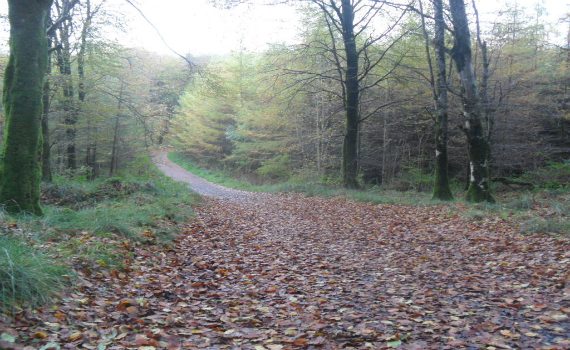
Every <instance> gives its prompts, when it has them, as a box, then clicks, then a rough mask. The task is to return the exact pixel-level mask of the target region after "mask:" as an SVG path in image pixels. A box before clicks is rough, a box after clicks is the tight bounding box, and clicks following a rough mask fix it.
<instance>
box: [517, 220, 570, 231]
mask: <svg viewBox="0 0 570 350" xmlns="http://www.w3.org/2000/svg"><path fill="white" fill-rule="evenodd" d="M521 233H523V234H531V233H550V234H558V235H570V220H568V219H561V218H541V217H533V218H531V219H529V220H527V221H525V222H523V223H521Z"/></svg>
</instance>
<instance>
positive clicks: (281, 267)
mask: <svg viewBox="0 0 570 350" xmlns="http://www.w3.org/2000/svg"><path fill="white" fill-rule="evenodd" d="M163 159H164V158H163ZM163 165H164V167H161V169H166V171H165V173H166V174H167V175H169V176H172V175H174V176H173V177H174V178H175V179H182V180H183V181H188V182H189V183H190V184H191V186H192V187H193V188H195V189H197V191H199V193H202V194H204V195H206V196H208V197H209V198H208V199H207V200H206V203H205V204H204V205H203V206H201V207H199V208H197V220H196V221H195V222H193V223H191V224H190V226H189V227H188V230H187V232H186V235H184V236H183V237H182V238H181V239H180V240H179V242H178V246H177V248H176V254H166V255H164V256H162V257H153V258H152V260H155V262H153V263H152V264H150V263H149V264H148V266H149V269H148V271H147V272H146V273H145V274H144V275H143V276H142V278H140V279H139V283H141V284H142V283H144V281H145V280H148V279H149V278H150V279H151V280H152V279H154V280H161V281H163V283H162V286H161V288H162V290H164V291H165V293H168V296H169V297H170V298H171V300H168V301H166V303H167V305H171V306H168V308H169V309H172V310H176V312H177V313H178V314H179V315H180V316H181V317H182V320H184V321H182V322H181V323H180V324H177V325H176V326H174V327H172V328H171V329H170V330H169V333H172V334H178V336H182V337H183V338H185V342H186V345H185V347H184V348H208V349H225V348H228V349H230V348H231V349H235V348H239V349H270V350H276V349H295V348H310V349H320V348H324V349H341V348H342V349H347V348H354V349H365V348H370V349H382V348H387V347H398V346H402V347H403V348H406V349H430V348H434V349H442V348H449V349H458V348H473V349H475V348H481V347H486V346H491V347H496V348H540V347H542V346H545V347H548V348H552V349H557V348H560V349H562V348H570V340H568V334H570V323H569V322H568V321H569V320H568V313H569V312H570V285H569V284H568V282H569V274H568V271H569V270H570V244H569V241H568V240H560V239H556V238H553V237H549V236H544V235H535V236H521V235H520V234H518V232H517V231H518V230H516V228H515V227H513V225H512V224H510V223H508V222H506V221H503V220H501V219H492V220H483V221H479V222H470V221H467V220H465V219H463V218H462V217H461V216H460V215H459V213H458V210H457V209H452V208H450V207H445V206H430V207H408V206H397V205H372V204H365V203H355V202H351V201H348V200H345V199H341V198H336V199H323V198H307V197H304V196H302V195H297V194H256V193H247V192H242V191H235V190H230V189H225V188H223V187H221V186H217V185H212V184H209V183H207V182H205V181H203V180H201V179H199V178H197V177H196V176H194V175H191V174H189V173H188V172H186V171H185V170H184V169H182V168H180V167H178V166H176V165H175V164H174V165H173V164H171V162H164V163H163ZM163 171H164V170H163ZM241 196H243V197H241ZM246 198H247V199H248V200H245V201H243V200H241V199H246ZM236 199H238V200H236ZM181 305H182V306H181ZM155 317H158V318H160V317H163V318H164V317H166V318H167V317H169V316H168V313H164V314H162V316H160V313H159V314H158V315H155ZM170 317H171V316H170ZM188 327H191V328H192V329H193V330H189V329H188ZM549 344H550V345H549Z"/></svg>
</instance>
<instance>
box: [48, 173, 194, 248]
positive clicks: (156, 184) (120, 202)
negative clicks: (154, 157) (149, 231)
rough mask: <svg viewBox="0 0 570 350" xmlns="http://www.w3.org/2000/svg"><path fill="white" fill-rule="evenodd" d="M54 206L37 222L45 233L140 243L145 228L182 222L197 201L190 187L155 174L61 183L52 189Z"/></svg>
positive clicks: (187, 217) (190, 212)
mask: <svg viewBox="0 0 570 350" xmlns="http://www.w3.org/2000/svg"><path fill="white" fill-rule="evenodd" d="M48 189H49V192H50V193H52V194H54V193H55V194H56V195H59V194H63V196H61V197H56V198H53V197H52V198H50V197H49V196H46V197H47V198H49V199H50V200H51V201H52V203H54V204H56V205H55V206H50V207H48V208H47V210H46V215H45V217H44V218H43V219H42V220H40V221H38V223H40V224H41V226H42V229H43V230H44V231H45V232H54V233H55V234H56V235H57V234H59V233H62V232H65V233H79V232H82V231H88V232H91V233H94V234H106V233H113V234H117V235H120V236H123V237H125V238H129V239H134V240H137V239H138V238H139V233H140V231H141V230H142V229H144V228H147V227H155V226H156V222H160V221H161V220H173V221H176V222H182V221H185V220H187V219H189V217H190V216H191V215H192V209H191V204H192V203H193V202H194V201H195V199H194V197H193V196H192V194H191V193H190V191H189V190H188V188H187V187H186V186H185V185H183V184H180V183H177V182H174V181H172V180H169V179H166V178H165V177H163V176H161V175H158V174H156V173H155V174H154V175H153V176H151V177H149V178H141V177H127V178H118V177H113V178H108V179H102V180H99V181H97V182H94V183H78V182H75V183H73V182H72V183H69V182H65V183H62V182H58V181H56V183H54V184H52V185H50V186H48Z"/></svg>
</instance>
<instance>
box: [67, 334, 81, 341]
mask: <svg viewBox="0 0 570 350" xmlns="http://www.w3.org/2000/svg"><path fill="white" fill-rule="evenodd" d="M82 338H83V333H81V332H74V333H71V334H70V335H69V337H68V338H67V340H68V341H70V342H75V341H78V340H80V339H82Z"/></svg>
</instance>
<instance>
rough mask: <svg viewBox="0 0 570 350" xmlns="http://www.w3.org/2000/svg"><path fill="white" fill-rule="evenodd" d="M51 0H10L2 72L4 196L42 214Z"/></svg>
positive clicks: (10, 205)
mask: <svg viewBox="0 0 570 350" xmlns="http://www.w3.org/2000/svg"><path fill="white" fill-rule="evenodd" d="M51 3H52V1H51V0H9V1H8V6H9V15H8V17H9V21H10V58H9V61H8V65H7V66H6V72H5V77H4V95H3V102H4V109H5V118H6V119H5V120H6V122H5V123H6V126H5V139H4V150H3V154H2V174H1V180H0V181H1V182H0V202H1V203H2V204H3V205H4V206H5V208H6V209H7V210H8V211H11V212H29V213H32V214H41V213H42V210H41V207H40V204H39V197H40V178H41V166H40V158H41V145H42V140H41V117H42V93H43V87H44V86H43V84H44V77H45V73H46V70H47V45H48V41H47V36H46V27H47V19H48V16H49V9H50V6H51Z"/></svg>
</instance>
